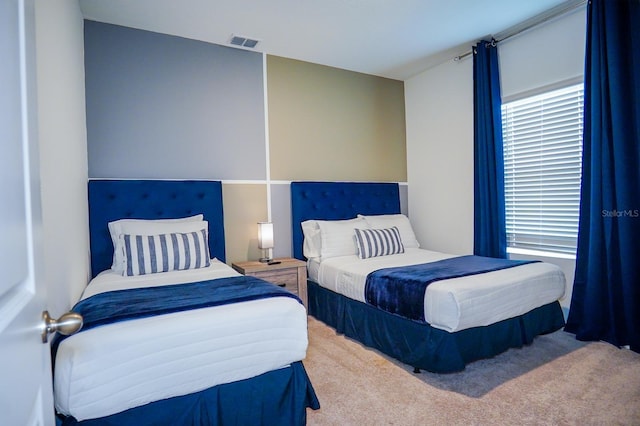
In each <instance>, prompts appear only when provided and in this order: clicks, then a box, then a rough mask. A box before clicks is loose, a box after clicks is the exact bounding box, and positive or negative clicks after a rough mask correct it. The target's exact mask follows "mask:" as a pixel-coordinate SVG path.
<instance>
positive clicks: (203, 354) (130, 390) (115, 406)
mask: <svg viewBox="0 0 640 426" xmlns="http://www.w3.org/2000/svg"><path fill="white" fill-rule="evenodd" d="M236 275H239V274H238V273H237V272H236V271H234V270H233V269H231V268H230V267H229V266H227V265H226V264H224V263H222V262H220V261H217V260H212V262H211V266H210V267H208V268H203V269H197V270H189V271H174V272H168V273H163V274H150V275H143V276H137V277H122V276H121V275H119V274H116V273H114V272H111V271H105V272H102V273H101V274H99V275H98V276H96V277H95V278H94V279H93V280H92V281H91V283H90V284H89V285H88V286H87V288H86V289H85V291H84V293H83V295H82V299H84V298H87V297H90V296H92V295H94V294H98V293H101V292H104V291H110V290H120V289H126V288H134V287H150V286H158V285H169V284H180V283H187V282H197V281H203V280H207V279H214V278H224V277H230V276H236ZM307 345H308V338H307V317H306V311H305V308H304V307H303V306H302V304H300V303H299V302H298V301H297V300H295V299H293V298H288V297H277V298H268V299H260V300H253V301H247V302H242V303H235V304H230V305H223V306H216V307H211V308H204V309H195V310H190V311H183V312H176V313H171V314H166V315H159V316H156V317H152V318H142V319H136V320H132V321H124V322H119V323H115V324H110V325H106V326H101V327H96V328H93V329H90V330H87V331H84V332H80V333H77V334H75V335H73V336H70V337H68V338H67V339H65V340H63V341H62V343H61V344H60V346H59V348H58V351H57V355H56V359H55V371H54V393H55V405H56V409H57V410H58V412H60V413H62V414H64V415H67V416H73V417H75V418H76V419H77V420H85V419H92V418H97V417H104V416H108V415H111V414H115V413H118V412H121V411H124V410H127V409H129V408H133V407H137V406H140V405H144V404H147V403H149V402H152V401H157V400H161V399H166V398H170V397H174V396H179V395H186V394H190V393H193V392H197V391H200V390H203V389H207V388H210V387H212V386H216V385H220V384H224V383H230V382H234V381H238V380H243V379H247V378H251V377H254V376H257V375H260V374H262V373H265V372H267V371H271V370H276V369H279V368H283V367H286V366H288V365H289V364H290V363H292V362H295V361H300V360H302V359H303V358H304V357H305V355H306V350H307Z"/></svg>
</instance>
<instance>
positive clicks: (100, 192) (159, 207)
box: [89, 180, 225, 277]
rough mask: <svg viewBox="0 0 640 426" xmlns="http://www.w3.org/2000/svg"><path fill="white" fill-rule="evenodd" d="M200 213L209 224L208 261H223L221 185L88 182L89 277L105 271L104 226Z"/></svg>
mask: <svg viewBox="0 0 640 426" xmlns="http://www.w3.org/2000/svg"><path fill="white" fill-rule="evenodd" d="M200 213H202V214H203V215H204V219H205V220H207V221H209V252H210V254H211V257H216V258H218V259H219V260H221V261H222V262H224V261H225V248H224V247H225V246H224V215H223V209H222V183H221V182H219V181H193V180H191V181H190V180H180V181H166V180H91V181H89V238H90V248H91V276H92V277H95V276H96V275H98V273H100V272H102V271H104V270H105V269H109V268H110V267H111V263H112V259H113V244H112V242H111V236H110V235H109V229H108V227H107V224H108V223H109V222H111V221H114V220H118V219H124V218H131V219H169V218H176V217H186V216H193V215H196V214H200Z"/></svg>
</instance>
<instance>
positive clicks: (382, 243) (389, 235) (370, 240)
mask: <svg viewBox="0 0 640 426" xmlns="http://www.w3.org/2000/svg"><path fill="white" fill-rule="evenodd" d="M355 233H356V243H357V245H358V256H359V257H360V258H361V259H367V258H370V257H377V256H388V255H391V254H398V253H404V246H403V245H402V239H401V238H400V231H399V230H398V228H397V227H395V226H393V227H391V228H386V229H356V230H355Z"/></svg>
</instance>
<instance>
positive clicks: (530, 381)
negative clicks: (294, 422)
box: [304, 317, 640, 425]
mask: <svg viewBox="0 0 640 426" xmlns="http://www.w3.org/2000/svg"><path fill="white" fill-rule="evenodd" d="M304 365H305V368H306V369H307V372H308V374H309V377H310V378H311V381H312V383H313V386H314V388H315V390H316V393H317V395H318V398H319V399H320V405H321V408H320V410H317V411H313V410H307V415H308V417H307V420H308V422H307V423H308V424H309V425H640V354H637V353H634V352H631V351H629V350H621V349H617V348H616V347H614V346H611V345H609V344H606V343H588V344H587V343H583V342H578V341H576V340H575V338H574V336H573V335H571V334H568V333H565V332H564V331H558V332H556V333H553V334H550V335H547V336H540V337H538V338H536V340H535V341H534V342H533V344H532V345H530V346H528V347H525V348H522V349H512V350H509V351H507V352H506V353H503V354H501V355H498V356H497V357H495V358H492V359H488V360H481V361H477V362H474V363H471V364H469V365H468V366H467V368H466V369H465V371H463V372H460V373H454V374H432V373H426V372H423V373H421V374H414V373H412V368H411V367H410V366H407V365H404V364H401V363H399V362H397V361H395V360H392V359H390V358H388V357H386V356H384V355H381V354H380V353H379V352H377V351H374V350H371V349H368V348H365V347H364V346H362V345H361V344H360V343H358V342H355V341H353V340H351V339H348V338H345V337H344V336H341V335H337V334H336V333H335V330H333V329H332V328H329V327H328V326H326V325H325V324H323V323H321V322H319V321H317V320H316V319H314V318H313V317H309V350H308V353H307V358H306V360H305V361H304Z"/></svg>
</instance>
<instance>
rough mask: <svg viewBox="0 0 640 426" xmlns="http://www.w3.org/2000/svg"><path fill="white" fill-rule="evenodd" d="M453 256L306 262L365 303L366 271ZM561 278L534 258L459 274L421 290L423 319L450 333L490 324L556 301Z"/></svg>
mask: <svg viewBox="0 0 640 426" xmlns="http://www.w3.org/2000/svg"><path fill="white" fill-rule="evenodd" d="M450 257H455V256H454V255H450V254H443V253H438V252H433V251H429V250H423V249H416V248H408V249H406V250H405V253H403V254H396V255H391V256H380V257H373V258H369V259H360V258H358V256H356V255H352V256H340V257H333V258H329V259H325V260H323V261H322V262H315V261H309V263H308V270H309V278H310V279H312V280H314V281H316V282H317V283H319V284H320V285H321V286H323V287H325V288H328V289H329V290H332V291H334V292H336V293H340V294H342V295H344V296H347V297H349V298H351V299H354V300H358V301H361V302H364V301H365V291H364V288H365V282H366V278H367V275H368V274H369V273H370V272H373V271H375V270H377V269H382V268H389V267H395V266H406V265H416V264H420V263H428V262H435V261H438V260H442V259H446V258H450ZM564 291H565V276H564V273H563V272H562V270H561V269H560V268H559V267H558V266H556V265H553V264H550V263H543V262H536V263H530V264H526V265H521V266H517V267H513V268H508V269H502V270H499V271H493V272H488V273H484V274H477V275H470V276H466V277H461V278H453V279H448V280H442V281H436V282H433V283H431V284H430V285H429V286H428V287H427V290H426V292H425V297H424V312H425V320H426V321H427V322H428V323H429V324H431V325H432V326H433V327H436V328H439V329H442V330H446V331H449V332H455V331H460V330H464V329H467V328H471V327H480V326H486V325H490V324H493V323H495V322H498V321H502V320H505V319H508V318H513V317H516V316H519V315H522V314H524V313H526V312H529V311H530V310H532V309H535V308H537V307H540V306H542V305H546V304H548V303H551V302H554V301H556V300H558V299H560V298H561V297H562V296H563V295H564Z"/></svg>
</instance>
